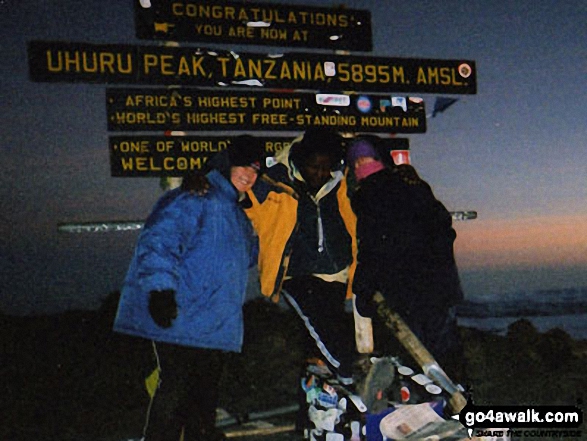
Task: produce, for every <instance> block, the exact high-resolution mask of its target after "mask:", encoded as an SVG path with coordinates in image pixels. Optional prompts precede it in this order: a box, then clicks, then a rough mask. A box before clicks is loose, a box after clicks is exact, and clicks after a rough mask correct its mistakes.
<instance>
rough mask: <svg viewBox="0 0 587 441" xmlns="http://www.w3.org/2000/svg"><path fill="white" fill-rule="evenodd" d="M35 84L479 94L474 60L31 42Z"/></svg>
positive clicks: (32, 71) (29, 48)
mask: <svg viewBox="0 0 587 441" xmlns="http://www.w3.org/2000/svg"><path fill="white" fill-rule="evenodd" d="M28 55H29V70H30V75H31V78H32V80H34V81H44V82H57V81H61V82H88V83H123V84H156V85H180V86H239V87H242V86H244V87H252V86H260V87H266V88H280V89H305V90H321V91H325V90H327V91H341V90H353V91H356V92H359V91H361V92H383V93H391V92H394V93H396V92H399V93H436V94H474V93H476V91H477V84H476V69H475V62H474V61H469V60H427V59H417V58H387V57H365V56H353V55H333V54H307V53H288V54H277V55H267V54H255V53H239V54H237V53H235V52H232V51H228V52H227V51H214V50H205V49H194V48H185V47H167V46H130V45H113V44H89V43H65V42H46V41H32V42H29V47H28Z"/></svg>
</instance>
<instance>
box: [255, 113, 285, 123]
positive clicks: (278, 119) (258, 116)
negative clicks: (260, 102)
mask: <svg viewBox="0 0 587 441" xmlns="http://www.w3.org/2000/svg"><path fill="white" fill-rule="evenodd" d="M253 124H263V125H274V126H277V125H281V126H285V125H287V115H286V114H284V113H254V114H253Z"/></svg>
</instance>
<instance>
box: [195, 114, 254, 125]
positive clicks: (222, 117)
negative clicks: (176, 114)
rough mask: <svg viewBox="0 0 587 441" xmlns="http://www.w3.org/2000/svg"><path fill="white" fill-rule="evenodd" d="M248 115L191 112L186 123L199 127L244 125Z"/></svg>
mask: <svg viewBox="0 0 587 441" xmlns="http://www.w3.org/2000/svg"><path fill="white" fill-rule="evenodd" d="M245 117H246V113H226V112H218V113H197V112H191V113H187V114H186V122H187V123H188V124H199V125H214V124H220V125H224V124H225V125H229V124H230V125H234V124H244V122H245Z"/></svg>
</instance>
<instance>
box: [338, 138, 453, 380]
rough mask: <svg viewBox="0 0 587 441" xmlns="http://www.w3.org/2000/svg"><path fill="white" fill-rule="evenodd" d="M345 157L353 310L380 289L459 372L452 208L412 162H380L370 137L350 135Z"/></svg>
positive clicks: (367, 304) (368, 303)
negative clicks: (353, 247) (351, 188)
mask: <svg viewBox="0 0 587 441" xmlns="http://www.w3.org/2000/svg"><path fill="white" fill-rule="evenodd" d="M347 159H348V164H349V167H352V169H353V170H354V174H355V177H356V180H357V183H358V188H357V189H356V191H355V193H354V194H353V196H352V199H351V203H352V207H353V210H354V211H355V214H356V215H357V240H358V258H357V269H356V271H355V277H354V282H353V292H354V294H355V295H356V297H357V299H356V302H357V309H358V311H359V313H361V315H366V316H374V306H373V303H372V297H373V294H374V293H375V292H381V293H382V294H383V296H384V297H385V299H386V302H387V304H388V305H389V306H390V308H391V309H392V310H394V311H395V312H396V313H398V314H399V315H400V316H401V317H402V318H403V319H404V321H405V322H406V323H407V325H408V326H409V327H410V328H411V330H412V331H413V332H414V333H415V334H416V336H417V337H418V338H419V339H420V340H421V341H422V343H423V344H424V346H425V347H427V349H428V350H429V351H430V352H431V353H432V355H433V356H434V357H435V358H437V360H438V361H439V362H440V363H441V365H444V366H446V367H445V369H448V370H450V369H453V375H455V376H456V378H458V377H459V376H460V377H462V375H463V372H462V364H461V361H462V347H461V341H460V336H459V334H458V329H457V327H456V317H455V313H454V311H455V305H457V304H458V303H459V302H461V301H462V300H463V292H462V289H461V284H460V279H459V274H458V270H457V266H456V262H455V257H454V250H453V243H454V240H455V238H456V232H455V231H454V229H453V227H452V217H451V214H450V212H449V211H448V210H447V209H446V208H445V206H444V205H443V204H442V203H441V202H440V201H438V200H437V199H436V197H435V196H434V193H433V191H432V189H431V188H430V185H428V184H427V183H426V182H424V181H423V180H422V179H420V177H419V176H418V174H417V173H416V171H415V169H414V168H413V167H412V166H411V165H407V164H404V165H398V166H394V165H391V166H386V165H384V164H383V163H382V161H381V160H380V158H379V155H378V153H377V148H376V146H374V145H373V143H372V141H371V140H367V139H360V138H359V139H358V140H357V141H355V142H354V143H353V144H352V145H351V146H350V148H349V150H348V153H347ZM454 370H456V371H458V372H454ZM447 372H448V371H447Z"/></svg>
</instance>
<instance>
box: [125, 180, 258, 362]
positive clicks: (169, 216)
mask: <svg viewBox="0 0 587 441" xmlns="http://www.w3.org/2000/svg"><path fill="white" fill-rule="evenodd" d="M207 176H208V179H209V182H210V190H209V192H208V193H207V194H206V195H205V196H197V195H191V194H190V193H189V192H184V191H181V190H180V189H175V190H171V191H169V192H167V193H166V194H165V195H164V196H163V197H162V198H161V199H160V200H159V201H158V203H157V204H156V206H155V208H154V210H153V212H152V213H151V215H150V216H149V218H148V219H147V222H146V224H145V227H144V229H143V231H142V233H141V235H140V238H139V241H138V244H137V247H136V250H135V254H134V257H133V259H132V262H131V265H130V269H129V271H128V274H127V277H126V279H125V282H124V287H123V289H122V295H121V300H120V305H119V309H118V314H117V317H116V320H115V324H114V329H115V330H116V331H119V332H123V333H127V334H132V335H137V336H140V337H145V338H148V339H152V340H155V341H161V342H167V343H175V344H179V345H185V346H193V347H201V348H211V349H220V350H227V351H240V350H241V347H242V341H243V316H242V305H243V302H244V297H245V291H246V284H247V278H248V269H249V268H250V267H251V266H253V265H254V264H255V263H256V259H257V250H258V244H257V240H256V237H255V236H254V234H253V229H252V226H251V224H250V221H249V220H248V219H247V217H246V215H245V214H244V212H243V211H242V209H241V208H240V206H239V205H238V202H237V191H236V189H235V188H234V187H233V186H232V184H231V183H230V182H229V181H228V180H227V179H226V178H224V177H223V176H222V175H221V174H220V173H219V172H217V171H212V172H210V173H209V174H208V175H207ZM166 289H171V290H174V291H175V292H176V301H177V305H178V315H177V318H176V319H175V320H174V322H173V325H172V326H171V327H170V328H161V327H158V326H157V325H156V324H155V323H154V322H153V320H152V319H151V317H150V315H149V311H148V301H149V292H150V291H152V290H166Z"/></svg>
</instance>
